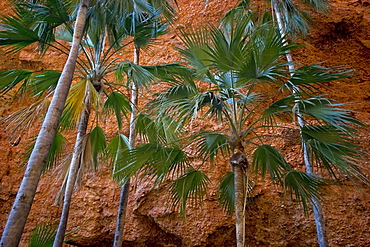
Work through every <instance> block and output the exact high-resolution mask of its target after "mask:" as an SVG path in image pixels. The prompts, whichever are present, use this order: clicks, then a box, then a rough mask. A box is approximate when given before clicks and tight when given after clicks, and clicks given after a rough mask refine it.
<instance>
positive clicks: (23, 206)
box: [0, 0, 90, 246]
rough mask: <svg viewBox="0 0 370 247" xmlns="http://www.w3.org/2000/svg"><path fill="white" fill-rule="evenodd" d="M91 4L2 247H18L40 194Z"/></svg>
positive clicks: (81, 14)
mask: <svg viewBox="0 0 370 247" xmlns="http://www.w3.org/2000/svg"><path fill="white" fill-rule="evenodd" d="M89 3H90V1H89V0H81V2H80V5H79V11H78V14H77V20H76V24H75V32H74V34H73V43H72V47H71V50H70V52H69V56H68V59H67V62H66V64H65V66H64V69H63V72H62V74H61V77H60V79H59V82H58V85H57V88H56V92H55V94H54V97H53V100H52V101H51V104H50V107H49V110H48V113H47V114H46V117H45V120H44V123H43V126H42V128H41V131H40V134H39V136H38V138H37V140H36V145H35V148H34V151H33V152H32V154H31V157H30V159H29V162H28V165H27V169H26V172H25V175H24V178H23V180H22V183H21V186H20V189H19V191H18V193H17V197H16V199H15V202H14V204H13V207H12V210H11V212H10V214H9V217H8V221H7V223H6V226H5V229H4V232H3V235H2V238H1V242H0V245H1V246H17V245H18V244H19V241H20V239H21V235H22V232H23V229H24V225H25V223H26V219H27V217H28V214H29V211H30V209H31V205H32V202H33V198H34V196H35V193H36V188H37V184H38V181H39V179H40V176H41V171H42V169H43V166H44V164H45V162H46V159H47V156H48V154H49V150H50V147H51V144H52V142H53V139H54V135H55V133H56V130H57V127H58V124H59V119H60V116H61V114H62V110H63V106H64V102H65V100H66V97H67V94H68V90H69V87H70V85H71V82H72V77H73V74H74V69H75V64H76V60H77V56H78V49H79V44H80V41H81V38H82V32H83V28H84V24H85V19H86V13H87V9H88V6H89Z"/></svg>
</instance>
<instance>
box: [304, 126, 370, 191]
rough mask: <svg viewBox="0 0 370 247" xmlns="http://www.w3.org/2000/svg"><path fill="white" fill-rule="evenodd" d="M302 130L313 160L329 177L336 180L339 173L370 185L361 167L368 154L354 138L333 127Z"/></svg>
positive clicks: (308, 127)
mask: <svg viewBox="0 0 370 247" xmlns="http://www.w3.org/2000/svg"><path fill="white" fill-rule="evenodd" d="M301 130H302V138H303V140H304V142H305V143H306V145H307V146H308V148H309V150H310V151H311V152H312V158H313V160H314V161H315V163H316V164H317V165H319V167H322V168H324V169H326V170H327V171H328V172H329V175H331V176H332V177H334V178H336V177H337V176H338V173H337V171H339V172H340V173H342V174H344V175H345V176H347V177H348V178H349V179H351V180H352V181H353V182H356V180H360V181H362V182H364V183H368V184H369V179H368V178H367V177H366V176H365V175H364V174H363V172H362V171H363V170H364V169H365V168H364V167H362V166H361V165H360V164H361V163H362V162H361V161H362V159H363V158H362V157H364V156H365V155H366V154H365V153H364V152H362V151H361V149H360V147H359V146H358V145H357V144H356V143H355V142H356V140H355V139H354V138H352V137H349V136H348V135H347V133H346V132H343V131H341V130H340V129H336V128H334V127H331V126H310V125H306V126H304V127H303V128H302V129H301Z"/></svg>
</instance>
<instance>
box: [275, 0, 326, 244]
mask: <svg viewBox="0 0 370 247" xmlns="http://www.w3.org/2000/svg"><path fill="white" fill-rule="evenodd" d="M273 8H274V11H275V14H276V19H277V23H278V26H279V29H280V33H281V35H282V36H283V37H285V36H286V34H285V31H284V26H283V22H282V17H281V14H280V11H279V9H278V3H277V0H273ZM284 42H285V43H287V41H284ZM286 58H287V61H288V62H289V63H290V64H289V72H290V73H291V74H293V73H294V72H295V68H294V65H293V59H292V56H291V54H290V53H289V52H287V53H286ZM293 92H294V93H297V92H299V88H298V87H296V86H293ZM296 114H297V118H298V124H299V127H300V128H303V127H304V125H305V123H304V119H303V116H302V114H301V113H300V112H299V109H298V108H297V113H296ZM301 136H302V132H301ZM302 149H303V158H304V163H305V166H306V172H307V173H309V174H311V173H312V166H311V161H310V157H309V154H308V150H307V146H306V143H304V141H303V139H302ZM312 207H313V212H314V217H315V224H316V232H317V240H318V243H319V246H320V247H326V234H325V224H324V216H323V214H322V210H321V206H320V204H319V203H318V202H317V201H316V200H315V199H312Z"/></svg>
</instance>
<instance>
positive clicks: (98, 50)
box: [3, 0, 171, 246]
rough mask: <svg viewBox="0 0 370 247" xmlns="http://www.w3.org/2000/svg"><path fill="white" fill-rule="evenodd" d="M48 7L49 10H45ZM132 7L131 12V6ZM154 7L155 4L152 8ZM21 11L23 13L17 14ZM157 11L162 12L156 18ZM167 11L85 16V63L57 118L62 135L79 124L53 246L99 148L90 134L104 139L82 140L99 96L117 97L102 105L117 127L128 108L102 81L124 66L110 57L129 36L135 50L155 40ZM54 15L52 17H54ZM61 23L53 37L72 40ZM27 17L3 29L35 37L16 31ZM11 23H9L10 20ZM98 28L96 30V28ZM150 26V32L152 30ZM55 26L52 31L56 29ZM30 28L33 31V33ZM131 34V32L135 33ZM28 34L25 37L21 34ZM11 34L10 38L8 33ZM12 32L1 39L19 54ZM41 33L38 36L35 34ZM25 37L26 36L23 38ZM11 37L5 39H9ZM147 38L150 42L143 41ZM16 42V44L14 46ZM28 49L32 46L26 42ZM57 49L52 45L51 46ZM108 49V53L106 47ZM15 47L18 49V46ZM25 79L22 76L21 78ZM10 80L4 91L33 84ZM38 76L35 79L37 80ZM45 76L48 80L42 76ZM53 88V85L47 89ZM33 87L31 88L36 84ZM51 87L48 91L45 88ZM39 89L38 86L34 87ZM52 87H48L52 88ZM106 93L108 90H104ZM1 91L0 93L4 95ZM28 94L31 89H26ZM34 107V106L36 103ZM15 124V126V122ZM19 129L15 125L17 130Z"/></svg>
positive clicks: (100, 6) (105, 7)
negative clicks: (80, 176)
mask: <svg viewBox="0 0 370 247" xmlns="http://www.w3.org/2000/svg"><path fill="white" fill-rule="evenodd" d="M48 4H49V5H48ZM117 4H118V5H119V6H120V9H121V10H122V11H123V13H119V12H117ZM135 4H136V5H137V6H136V7H135V6H134V5H135ZM156 4H159V2H156ZM56 5H58V6H59V7H60V9H61V10H65V9H66V8H67V7H68V6H67V5H64V3H63V2H60V1H53V0H51V1H46V2H45V3H44V5H40V4H32V3H29V4H26V5H21V6H19V9H18V10H19V14H23V15H25V14H27V11H31V12H34V13H37V10H40V9H41V10H50V9H51V10H53V7H55V6H56ZM22 7H23V8H22ZM159 8H161V9H160V10H161V12H159ZM44 12H46V13H47V14H49V15H46V16H45V15H44V16H41V17H42V19H41V20H39V19H36V21H35V22H34V23H39V22H41V23H42V24H43V25H45V26H53V22H52V21H54V19H53V18H52V17H54V16H55V15H56V13H54V12H52V11H49V12H47V11H44ZM135 12H139V13H140V17H139V18H136V19H133V18H132V16H133V13H135ZM170 12H171V9H170V6H167V8H164V7H163V6H161V5H158V6H157V5H155V6H154V7H153V6H151V5H150V4H149V3H147V2H146V1H140V0H138V1H121V2H117V1H97V2H96V3H95V4H94V6H93V7H91V8H90V10H89V12H88V14H87V25H86V28H85V33H84V34H83V36H84V40H83V43H82V46H81V50H82V55H83V56H85V57H86V60H83V59H81V58H80V60H79V61H78V67H77V68H78V72H77V73H76V74H75V75H76V76H77V77H80V78H81V81H80V82H79V83H77V84H75V85H74V86H73V87H72V89H71V92H70V96H69V97H68V99H67V104H66V110H65V112H64V115H63V116H62V124H61V127H62V129H65V128H68V127H71V126H72V128H73V126H74V123H76V122H79V124H78V135H77V138H76V143H75V150H74V153H73V158H72V162H71V164H70V170H69V172H68V179H67V180H66V183H65V184H67V186H66V187H67V189H66V190H65V196H64V198H65V200H64V204H63V211H62V217H61V221H60V225H59V229H58V234H57V237H56V240H55V245H56V246H59V245H61V243H62V241H63V237H64V233H65V228H66V223H67V219H68V212H69V207H70V201H71V196H72V191H73V187H74V184H75V181H76V175H77V171H78V170H81V165H82V164H83V163H84V162H85V163H86V160H84V159H86V157H84V156H86V149H89V147H87V146H86V145H87V144H89V145H94V147H90V149H93V150H95V151H97V150H98V151H99V150H100V151H101V149H102V148H103V147H99V144H98V145H96V144H97V143H99V141H98V142H97V143H94V142H91V141H90V142H88V141H86V140H87V139H89V136H91V135H92V134H93V133H94V134H96V133H98V136H99V135H100V136H101V137H102V136H103V135H104V134H103V133H102V130H101V129H99V128H94V130H93V131H92V132H91V133H89V135H86V130H87V126H88V122H89V117H90V110H91V108H92V109H94V110H95V113H96V114H98V113H99V112H98V108H99V105H98V104H99V99H98V98H99V97H98V94H99V93H103V92H104V93H105V94H106V93H108V92H109V91H112V90H115V91H117V92H112V93H111V94H110V95H107V96H108V97H107V100H106V102H105V108H107V109H111V111H113V112H114V113H115V114H116V117H117V121H118V125H119V127H120V128H121V127H122V119H121V116H120V115H121V113H125V111H127V110H128V109H129V104H128V103H127V101H126V100H125V96H124V95H123V94H122V93H121V92H120V90H119V88H117V85H116V83H109V82H108V81H107V80H106V79H105V77H106V75H107V74H109V73H112V72H113V71H114V70H117V69H118V68H121V67H123V66H124V65H127V64H129V63H127V62H125V63H123V64H121V65H120V66H118V65H119V61H120V60H122V58H121V59H120V58H119V57H118V58H117V57H114V56H113V55H114V54H116V53H117V52H118V51H119V50H121V49H122V48H123V47H124V45H125V43H122V41H123V39H124V38H125V37H127V35H132V33H133V32H134V31H136V32H137V37H135V43H136V44H139V45H144V44H147V43H148V41H149V40H150V39H151V38H153V37H155V35H158V34H160V33H161V32H162V31H163V25H162V24H161V23H160V22H158V20H157V19H156V18H157V17H156V15H158V13H162V14H163V13H164V14H166V15H167V16H168V17H170V16H171V15H170ZM53 14H54V15H53ZM57 14H58V15H57V16H59V15H61V14H60V12H57ZM62 14H63V15H62V16H64V17H65V19H66V21H64V22H61V23H59V26H60V24H63V27H60V28H59V29H58V33H57V35H56V36H57V37H58V38H62V39H67V41H68V38H69V37H71V36H72V33H73V26H71V25H69V24H70V23H68V22H67V21H68V19H69V18H70V17H69V16H68V15H69V14H68V13H67V12H63V13H62ZM112 14H115V15H119V16H120V18H112ZM27 17H28V16H23V18H18V19H16V18H15V20H14V21H18V22H15V23H14V22H12V23H8V24H9V26H10V27H13V30H12V31H16V32H19V33H21V34H22V32H23V34H24V33H26V34H29V33H31V32H32V31H34V32H35V31H36V32H37V31H38V29H37V28H35V27H34V26H35V24H33V25H31V24H32V23H30V28H29V29H27V30H22V29H21V30H19V29H20V28H21V25H17V24H20V22H22V21H24V20H28V19H27ZM9 19H10V18H9ZM96 23H99V25H96ZM154 23H155V26H154V25H153V24H154ZM55 26H58V25H54V26H53V27H54V28H55ZM32 28H33V29H32ZM133 28H134V29H135V30H134V29H133ZM26 31H28V33H27V32H26ZM13 33H14V32H13ZM13 33H12V32H10V33H9V32H4V33H3V35H4V36H5V37H8V39H9V40H11V38H13V39H14V40H15V41H14V42H13V43H12V45H13V50H14V51H17V50H19V49H21V48H22V45H24V42H23V43H22V42H19V41H20V40H17V39H16V37H15V38H14V36H12V34H13ZM40 33H41V34H40ZM25 36H26V35H25ZM34 36H35V37H34V38H35V39H36V40H37V39H41V38H40V37H39V36H41V37H43V36H47V37H49V39H44V40H42V42H40V43H41V45H42V46H43V47H46V48H47V47H49V46H53V47H55V48H57V49H59V50H60V49H63V48H64V47H63V45H61V43H59V42H58V41H57V40H55V39H54V38H55V36H54V34H51V35H50V34H49V36H48V35H45V34H44V33H42V32H38V33H37V35H36V34H35V35H34ZM9 37H10V38H9ZM148 37H149V38H148ZM17 41H18V43H17ZM31 43H32V42H31ZM55 43H56V45H55ZM106 44H108V47H107V45H106ZM17 45H18V46H17ZM24 74H25V76H23V75H24ZM9 75H10V77H11V78H10V79H13V80H9V78H8V80H7V83H5V85H4V88H3V89H4V90H5V91H8V90H9V89H10V88H11V87H14V86H15V84H16V83H19V82H20V81H22V80H23V81H24V83H23V85H24V86H22V88H23V87H25V88H27V87H28V88H29V85H28V84H29V83H30V81H33V82H35V80H30V77H32V75H31V73H29V72H27V73H25V71H11V72H6V73H4V77H7V76H8V77H9ZM39 76H40V75H39ZM45 76H47V75H46V74H45ZM51 84H53V83H51ZM35 85H36V84H35ZM49 86H50V85H49ZM39 87H40V86H39ZM51 87H52V85H51ZM107 87H108V88H107ZM4 90H3V91H4ZM31 90H32V87H31ZM45 91H46V90H45ZM37 93H38V94H43V92H37ZM41 103H43V101H42V100H41V101H39V102H38V105H41ZM35 104H36V105H37V102H36V103H35ZM30 120H31V119H30ZM18 123H19V121H18ZM16 125H17V126H18V127H19V126H21V125H20V124H16ZM103 146H104V145H103ZM96 155H97V153H95V154H94V158H93V159H94V161H95V163H96Z"/></svg>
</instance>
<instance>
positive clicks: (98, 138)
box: [88, 126, 107, 169]
mask: <svg viewBox="0 0 370 247" xmlns="http://www.w3.org/2000/svg"><path fill="white" fill-rule="evenodd" d="M88 137H89V142H90V145H91V155H92V159H93V162H94V166H95V169H96V167H97V165H98V158H99V156H100V155H101V154H103V152H104V151H105V149H106V147H107V142H106V138H105V133H104V130H103V129H102V128H101V127H99V126H96V127H95V128H94V129H92V130H91V131H90V133H88Z"/></svg>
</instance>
